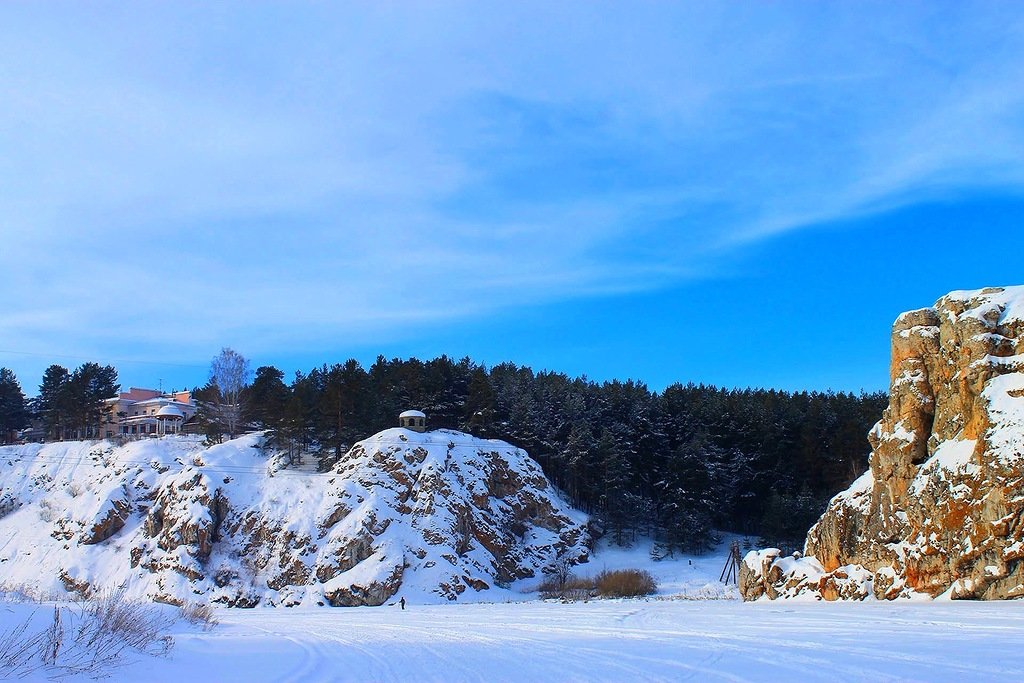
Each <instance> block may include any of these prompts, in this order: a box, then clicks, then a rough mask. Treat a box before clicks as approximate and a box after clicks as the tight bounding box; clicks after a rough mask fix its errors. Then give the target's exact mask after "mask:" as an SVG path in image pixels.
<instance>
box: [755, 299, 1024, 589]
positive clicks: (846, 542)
mask: <svg viewBox="0 0 1024 683" xmlns="http://www.w3.org/2000/svg"><path fill="white" fill-rule="evenodd" d="M890 376H891V388H890V401H889V407H888V408H887V409H886V410H885V413H884V414H883V416H882V419H881V421H879V422H878V424H876V425H875V427H874V428H873V429H872V431H871V433H870V435H869V439H870V442H871V447H872V452H871V459H870V470H869V471H868V472H867V473H866V474H864V475H863V476H862V477H861V478H860V479H858V480H857V481H856V482H855V483H854V484H853V485H852V486H851V487H850V488H849V489H848V490H847V491H845V492H843V493H841V494H839V495H838V496H836V497H835V498H834V499H833V500H832V501H831V502H830V504H829V506H828V509H827V510H826V512H825V514H824V515H823V516H822V518H821V519H820V520H819V521H818V523H817V524H815V526H814V527H813V528H812V529H811V530H810V532H809V534H808V537H807V542H806V547H805V553H804V555H805V556H804V557H793V558H788V557H787V558H780V557H779V554H778V551H773V550H770V549H769V550H767V551H760V552H752V553H750V554H748V555H747V556H746V558H744V563H743V566H742V567H741V577H740V578H741V586H740V588H741V592H742V593H743V595H744V597H745V598H746V599H756V598H758V597H760V596H762V595H768V596H769V597H772V598H774V597H780V596H781V597H789V596H796V595H801V594H806V595H813V596H815V597H822V598H825V599H836V598H863V597H866V596H868V595H874V596H875V597H878V598H888V599H893V598H897V597H906V596H912V595H916V594H921V595H926V596H938V595H946V596H948V597H952V598H981V599H992V598H1014V597H1020V596H1022V595H1024V563H1022V562H1021V559H1022V558H1024V287H1021V286H1018V287H1005V288H990V289H983V290H977V291H961V292H952V293H951V294H948V295H946V296H944V297H942V298H941V299H939V300H938V301H937V302H936V303H935V305H934V306H933V307H931V308H924V309H920V310H916V311H910V312H909V313H904V314H903V315H901V316H900V317H899V318H898V319H897V320H896V323H895V325H894V326H893V333H892V362H891V366H890Z"/></svg>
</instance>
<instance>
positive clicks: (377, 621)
mask: <svg viewBox="0 0 1024 683" xmlns="http://www.w3.org/2000/svg"><path fill="white" fill-rule="evenodd" d="M31 607H32V606H29V605H16V606H0V621H3V622H7V623H9V622H10V620H11V617H13V616H14V612H22V611H23V610H24V609H31ZM12 608H14V611H13V612H12V611H9V610H11V609H12ZM219 618H220V619H221V624H220V626H218V627H216V628H215V629H214V630H213V631H211V632H206V633H204V632H201V631H197V630H196V629H195V628H194V627H187V626H184V625H182V626H181V627H179V628H177V629H176V632H175V633H174V636H175V641H176V643H175V646H174V649H173V650H172V652H171V653H170V654H169V655H167V656H163V657H136V658H135V659H134V660H133V662H132V664H130V665H129V666H127V667H125V668H123V669H120V670H119V671H117V672H115V673H114V674H113V676H112V677H111V680H117V681H153V682H167V683H180V681H182V680H201V681H246V682H247V683H257V682H260V681H268V682H269V681H282V682H287V681H294V682H300V681H445V682H451V681H559V682H565V681H684V680H693V681H801V682H804V681H932V682H934V681H1019V680H1024V648H1021V647H1020V643H1021V642H1024V604H1021V603H1017V602H1003V603H967V602H933V603H918V602H915V603H901V604H891V603H880V602H866V603H842V604H837V603H799V602H788V603H781V602H764V603H753V604H743V603H740V602H737V601H731V600H716V601H691V600H650V601H631V600H623V601H594V602H589V603H576V604H558V603H552V602H538V601H534V602H526V603H512V604H475V605H415V606H410V607H408V608H407V609H406V610H405V611H401V610H400V609H399V608H398V607H376V608H372V607H363V608H350V609H312V608H295V609H259V608H258V609H254V610H223V611H221V612H220V613H219ZM24 680H48V679H47V678H46V677H45V676H42V675H40V676H38V678H29V679H24ZM68 680H78V679H74V678H72V679H68ZM81 680H89V679H87V678H85V677H83V678H82V679H81Z"/></svg>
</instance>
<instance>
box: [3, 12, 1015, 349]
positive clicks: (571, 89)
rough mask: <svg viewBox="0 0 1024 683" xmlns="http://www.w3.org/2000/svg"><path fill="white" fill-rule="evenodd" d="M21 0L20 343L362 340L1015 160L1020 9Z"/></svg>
mask: <svg viewBox="0 0 1024 683" xmlns="http://www.w3.org/2000/svg"><path fill="white" fill-rule="evenodd" d="M0 15H2V20H0V97H2V98H3V101H4V106H3V107H0V152H2V153H0V232H2V239H3V244H4V246H3V249H4V253H5V254H6V256H7V263H6V265H5V276H4V278H3V280H2V281H0V301H2V303H3V312H2V313H0V347H7V348H12V349H21V350H24V349H43V350H52V351H55V352H56V351H66V352H71V353H78V352H81V353H91V352H96V351H97V350H104V349H106V350H107V351H106V355H108V356H111V355H115V354H121V353H122V352H121V351H118V350H117V349H123V348H135V349H138V350H139V353H142V354H145V353H146V351H147V350H151V351H153V352H157V351H160V352H164V353H166V354H168V356H169V359H170V360H175V359H177V360H188V359H202V358H206V357H208V356H209V354H210V350H211V349H216V348H218V347H219V346H220V345H222V344H225V343H232V344H236V345H238V346H239V347H243V348H247V349H251V350H252V351H253V352H265V353H271V352H273V351H274V349H283V348H285V347H288V346H295V345H304V346H309V347H315V346H317V345H320V346H324V347H326V346H327V345H334V346H337V345H339V344H344V343H346V342H351V343H355V342H367V341H369V340H371V339H379V338H388V337H394V336H395V335H399V334H404V333H407V331H408V330H410V329H415V328H416V327H417V326H421V325H427V324H437V323H439V322H444V321H451V320H457V319H461V318H465V317H468V316H474V315H481V314H486V313H491V312H494V311H497V310H501V309H503V308H509V307H517V306H525V305H532V304H536V303H540V302H547V301H553V300H560V299H567V298H572V297H580V296H595V295H601V294H605V293H609V292H623V291H635V290H642V289H645V288H654V287H660V286H664V285H666V284H668V283H672V282H676V281H679V280H680V279H685V278H694V277H701V276H704V275H707V274H708V273H713V272H715V271H716V269H718V268H719V267H721V266H722V264H723V263H724V262H725V261H727V260H728V259H729V258H730V256H731V255H732V254H735V253H737V252H742V250H743V249H744V245H746V244H748V243H750V242H751V241H755V240H761V239H765V238H767V237H770V236H772V235H777V234H780V233H784V232H787V231H791V230H796V229H801V228H806V227H808V226H812V225H816V224H822V223H828V222H830V221H835V220H837V219H843V218H846V217H849V216H851V215H856V214H858V213H863V212H869V211H876V210H879V209H881V208H889V207H892V206H898V205H900V204H901V203H906V202H908V201H913V199H914V198H915V197H919V196H921V194H922V193H926V192H930V191H936V188H940V189H941V191H957V190H962V189H964V188H968V189H969V188H971V187H977V186H979V185H993V186H1004V187H1014V188H1017V187H1020V185H1021V184H1022V182H1024V164H1022V162H1021V160H1022V159H1024V154H1022V152H1024V126H1022V123H1024V121H1022V116H1021V114H1022V111H1024V107H1022V105H1024V78H1022V77H1024V73H1021V72H1022V71H1024V67H1022V66H1021V65H1024V33H1022V28H1021V27H1022V23H1021V17H1020V16H1019V12H1018V11H1017V10H1016V8H1015V7H1014V6H1013V5H1003V6H998V5H993V6H988V5H986V6H981V7H979V6H972V7H961V6H960V5H956V4H954V5H942V6H938V5H932V4H911V3H902V4H900V5H899V6H897V7H891V6H889V5H887V4H859V5H858V6H857V7H852V6H850V7H844V6H837V5H829V6H824V5H821V6H819V5H810V4H802V3H772V4H763V5H760V4H757V5H751V4H747V5H742V6H740V5H737V6H731V7H730V6H723V5H721V4H718V3H714V4H709V5H706V6H705V5H701V4H689V5H686V6H683V7H667V6H665V5H660V4H658V5H644V6H629V7H627V6H625V5H595V4H593V3H583V4H569V3H562V4H557V5H554V6H551V5H550V4H547V5H539V4H538V5H531V4H527V3H513V4H509V3H503V4H497V3H496V4H493V5H490V6H487V5H483V4H480V3H467V4H462V3H454V4H450V5H445V6H444V7H438V6H435V5H433V4H430V5H413V4H407V3H402V4H398V5H375V6H372V7H371V6H364V7H357V8H348V9H337V8H334V7H330V6H324V5H309V6H299V5H294V4H288V5H280V6H276V5H260V6H253V5H251V4H249V3H245V4H239V5H235V6H230V5H228V6H222V8H220V9H208V8H206V7H205V6H203V5H202V4H196V5H186V4H179V3H174V4H166V5H147V6H144V7H141V6H120V5H109V6H97V5H89V6H84V5H80V4H77V3H71V4H67V5H63V6H61V5H47V6H39V5H36V4H11V5H5V6H4V7H2V8H0ZM952 27H955V29H954V28H952ZM72 347H73V348H72ZM122 355H123V354H122Z"/></svg>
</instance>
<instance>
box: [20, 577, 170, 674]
mask: <svg viewBox="0 0 1024 683" xmlns="http://www.w3.org/2000/svg"><path fill="white" fill-rule="evenodd" d="M37 621H38V620H36V619H35V613H33V615H32V616H30V617H29V618H28V619H27V620H26V621H25V622H24V623H22V624H20V625H18V626H15V627H14V628H13V629H11V630H10V631H7V632H5V633H0V671H2V672H5V673H9V674H10V675H12V676H18V677H21V676H27V675H29V674H31V673H33V672H36V671H44V672H46V673H47V674H49V675H51V676H53V677H61V676H67V675H74V674H86V675H88V676H91V677H94V678H95V677H99V676H104V675H107V674H108V673H109V672H110V671H111V670H112V669H116V668H117V667H119V666H123V665H125V664H127V663H128V657H129V656H130V655H131V654H132V653H133V652H134V653H143V654H150V655H163V654H166V653H167V652H168V651H169V650H170V648H171V645H172V644H173V640H172V639H171V637H170V636H169V635H165V631H167V630H168V629H169V628H170V626H171V625H172V624H173V623H174V619H173V617H171V616H170V614H169V613H168V612H166V611H165V610H162V609H160V608H158V607H157V606H155V605H152V604H150V603H140V602H133V601H130V600H127V599H126V598H125V595H124V591H114V592H112V593H108V594H105V595H100V596H96V597H92V598H89V599H87V600H83V601H82V602H80V603H78V604H77V605H75V606H67V607H60V606H55V607H54V608H53V617H52V618H51V620H49V621H48V623H47V624H46V625H45V627H44V628H43V629H42V630H35V629H32V628H31V627H32V626H33V622H37Z"/></svg>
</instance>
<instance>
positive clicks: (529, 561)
mask: <svg viewBox="0 0 1024 683" xmlns="http://www.w3.org/2000/svg"><path fill="white" fill-rule="evenodd" d="M260 446H261V437H260V436H258V435H249V436H245V437H242V438H239V439H235V440H233V441H230V442H228V443H225V444H221V445H217V446H213V447H211V448H204V447H203V446H202V445H201V444H199V443H197V442H196V441H194V440H189V439H185V438H164V439H152V440H146V441H140V442H135V443H130V444H128V445H125V446H122V447H115V446H113V445H112V444H110V443H108V442H99V443H95V442H93V443H89V442H65V443H54V444H47V445H27V446H9V447H3V448H0V581H2V582H3V583H4V584H6V585H8V586H15V585H22V586H27V587H30V588H32V589H34V590H37V591H44V592H47V591H49V592H54V593H57V594H60V593H63V592H64V591H65V590H72V591H88V590H92V589H96V588H111V587H114V586H120V585H124V586H126V587H127V591H128V594H129V596H139V597H146V598H150V599H154V600H159V601H165V602H173V603H181V602H192V601H213V602H217V603H222V604H226V605H238V606H247V605H255V604H263V605H298V604H308V605H317V604H332V605H375V604H381V603H383V602H385V601H387V600H389V599H391V598H392V597H395V598H397V597H398V596H399V595H400V596H403V597H406V598H407V599H408V600H410V601H412V602H436V601H441V602H444V601H449V600H455V599H459V598H460V597H461V598H462V599H467V598H470V597H471V596H477V597H480V598H482V597H485V596H487V597H488V598H489V599H495V598H496V597H500V596H498V595H496V594H495V591H498V592H500V591H501V590H502V587H503V586H506V585H507V584H509V583H511V582H514V581H516V580H518V579H524V578H528V577H536V576H539V575H540V573H541V571H542V569H543V568H544V567H546V566H549V565H551V564H553V563H554V562H556V560H558V559H559V558H561V557H568V558H570V559H571V560H573V561H581V560H584V559H586V557H587V553H588V551H587V541H588V537H587V531H586V522H587V519H586V517H585V515H583V514H582V513H580V512H577V511H575V510H573V509H572V508H571V507H570V506H569V505H568V504H567V503H565V502H564V501H562V500H561V499H560V498H559V497H558V495H557V494H556V492H555V491H554V489H553V488H552V487H551V486H550V484H549V483H548V481H547V479H546V478H545V477H544V474H543V473H542V471H541V469H540V467H539V466H538V465H537V464H536V463H535V462H534V461H533V460H531V459H530V458H529V457H528V455H527V454H526V453H525V452H524V451H522V450H520V449H517V448H514V447H512V446H510V445H509V444H507V443H504V442H501V441H496V440H483V439H477V438H474V437H472V436H470V435H468V434H463V433H461V432H454V431H447V430H437V431H433V432H428V433H425V434H419V433H416V432H413V431H409V430H405V429H397V428H396V429H389V430H386V431H383V432H381V433H379V434H376V435H375V436H373V437H371V438H369V439H367V440H365V441H362V442H360V443H358V444H356V445H355V446H354V447H353V448H352V449H351V450H350V451H349V453H348V454H346V455H345V456H344V457H343V458H342V459H341V460H340V461H339V462H338V464H337V465H336V466H335V468H334V469H333V470H332V471H331V472H327V473H319V474H318V473H312V472H298V471H295V470H289V469H281V468H279V467H278V466H276V465H275V464H274V462H275V460H274V458H272V457H268V454H267V453H266V452H265V451H263V450H261V448H260Z"/></svg>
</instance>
